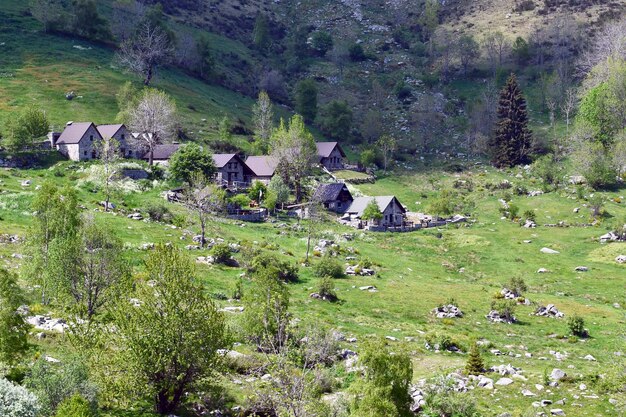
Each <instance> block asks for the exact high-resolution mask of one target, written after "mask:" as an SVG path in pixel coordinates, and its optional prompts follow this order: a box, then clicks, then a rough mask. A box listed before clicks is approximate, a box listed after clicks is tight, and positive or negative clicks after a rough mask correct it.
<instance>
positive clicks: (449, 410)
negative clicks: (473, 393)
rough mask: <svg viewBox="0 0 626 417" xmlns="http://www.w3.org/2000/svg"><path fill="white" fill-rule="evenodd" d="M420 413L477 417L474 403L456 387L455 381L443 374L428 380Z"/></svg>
mask: <svg viewBox="0 0 626 417" xmlns="http://www.w3.org/2000/svg"><path fill="white" fill-rule="evenodd" d="M424 401H425V402H426V404H425V405H424V408H423V412H422V415H423V416H425V417H440V416H454V417H478V416H480V415H481V414H479V413H478V410H477V409H476V403H475V402H474V401H473V400H472V399H471V397H469V396H468V394H466V393H462V392H459V391H458V390H457V389H456V381H455V380H454V379H453V378H448V377H445V376H441V377H437V378H435V379H434V380H431V381H429V384H427V388H426V390H425V392H424Z"/></svg>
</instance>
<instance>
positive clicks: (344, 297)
mask: <svg viewBox="0 0 626 417" xmlns="http://www.w3.org/2000/svg"><path fill="white" fill-rule="evenodd" d="M466 166H468V167H469V168H467V169H466V170H465V171H463V172H460V173H446V172H445V170H441V169H440V168H431V169H419V170H416V171H409V170H406V171H395V172H393V174H392V173H389V174H388V175H386V176H382V177H381V178H379V180H378V181H377V182H376V183H375V184H364V185H358V186H355V188H356V189H357V190H358V191H360V192H362V193H363V194H366V195H388V194H394V195H396V196H398V198H399V199H400V201H401V202H403V203H404V204H405V205H406V206H407V207H408V208H409V209H410V210H411V211H425V212H427V211H428V210H427V207H428V204H429V201H430V200H432V199H433V198H436V196H437V193H438V192H437V190H441V189H442V188H450V189H454V184H457V186H458V184H461V183H463V182H462V181H465V183H463V184H468V183H471V184H472V187H471V191H470V190H467V186H466V188H465V189H458V188H457V192H458V193H459V194H458V196H459V198H463V199H464V201H466V202H468V203H467V207H470V210H471V212H470V213H468V214H471V217H470V221H469V222H468V223H465V224H460V225H458V226H448V227H443V228H438V229H428V230H421V231H417V232H413V233H405V234H391V233H363V232H360V231H355V230H352V229H349V228H347V227H344V226H341V225H339V224H336V223H335V222H327V223H325V224H324V225H323V228H322V231H321V232H320V234H319V236H317V238H327V239H332V240H335V241H336V242H337V243H338V244H339V245H340V246H341V248H342V249H344V250H345V252H342V255H341V256H342V257H345V256H347V255H348V254H350V253H353V252H354V253H357V255H356V256H357V258H358V259H364V258H369V259H370V260H371V261H372V262H373V264H374V269H375V270H376V271H377V273H376V275H375V276H373V277H350V278H345V279H337V280H335V286H336V290H337V294H338V295H339V298H340V301H339V302H338V303H333V304H331V303H327V302H322V301H318V300H313V299H311V298H309V294H310V293H311V292H314V291H315V290H316V288H317V278H315V277H314V276H313V273H312V271H311V269H310V268H305V267H301V268H300V281H299V282H298V283H296V284H292V285H291V286H290V291H291V299H292V301H291V309H292V311H293V313H294V316H295V317H296V318H298V319H301V320H302V323H317V324H321V325H324V326H327V327H329V328H333V329H337V330H339V331H341V332H342V333H344V334H346V335H349V336H355V337H357V338H358V340H359V342H360V341H362V340H364V339H367V338H370V337H375V336H379V337H385V336H392V337H394V338H397V339H398V341H390V342H389V343H390V344H392V345H394V344H397V345H398V347H400V346H402V348H406V349H409V350H410V351H411V352H412V357H413V361H414V378H415V380H419V379H422V378H427V377H431V376H433V375H436V374H440V373H447V372H452V371H454V370H458V369H460V368H462V367H463V365H464V362H465V355H464V354H462V353H448V352H434V351H432V350H427V349H426V348H425V342H426V341H427V340H440V339H441V338H442V337H447V338H449V339H450V340H452V341H453V342H454V343H456V344H457V345H458V346H459V347H461V348H462V349H463V350H464V349H466V348H467V347H468V346H469V343H471V341H472V340H474V339H479V340H483V341H484V347H483V357H484V359H485V361H486V363H487V364H488V365H498V364H508V363H510V364H512V365H514V366H516V367H520V368H522V369H523V371H524V373H523V374H524V375H525V376H526V378H527V381H520V380H516V381H515V382H514V384H512V385H510V386H506V387H498V388H497V389H496V390H494V391H484V390H483V389H481V388H477V389H476V391H474V392H473V393H472V395H473V396H474V397H476V399H477V401H478V402H479V404H480V405H481V409H482V410H483V412H484V413H485V414H484V415H497V414H499V413H501V412H504V411H508V412H513V413H517V414H520V415H521V413H523V412H525V411H526V410H527V409H529V408H531V407H532V405H531V404H532V402H533V401H537V400H541V399H551V400H553V401H555V402H556V401H557V400H560V399H562V398H565V399H566V403H565V405H563V406H559V407H560V408H563V409H564V410H565V411H566V413H567V415H576V416H579V415H580V416H606V415H620V414H619V411H618V408H616V406H615V405H613V404H611V403H609V402H608V399H609V398H611V399H618V401H620V404H623V402H624V400H626V398H625V397H624V396H623V394H622V395H621V397H620V395H616V394H604V393H603V392H601V391H600V388H599V387H597V388H596V386H595V385H594V381H595V380H596V378H597V376H598V375H602V374H610V373H612V372H615V371H618V370H620V369H622V368H623V367H624V366H626V363H625V360H624V356H616V355H615V353H614V352H620V351H622V352H623V351H624V350H626V349H625V346H626V344H625V341H626V339H625V337H626V332H625V330H626V328H625V326H624V322H625V318H626V317H625V311H626V310H624V307H626V266H625V265H619V264H617V263H616V262H615V260H614V259H615V257H616V256H618V255H619V254H624V252H626V245H624V244H608V245H602V244H600V243H599V242H598V241H597V238H598V237H599V236H600V235H602V234H604V233H605V232H606V230H608V229H609V225H611V224H612V223H614V222H615V221H617V220H618V219H624V218H626V206H625V205H624V203H617V202H616V201H619V197H620V196H622V195H623V194H624V192H623V190H622V191H621V192H620V191H618V192H613V193H606V194H605V197H606V199H607V203H606V204H605V210H606V212H607V214H606V219H605V220H604V221H603V222H602V224H601V225H598V226H594V227H577V226H571V227H544V226H543V225H544V224H549V223H558V222H560V221H564V222H566V223H567V224H569V225H575V224H585V223H589V218H590V212H589V210H588V209H587V208H585V207H584V205H585V201H579V200H577V199H576V192H575V190H574V189H573V188H572V189H568V188H567V187H566V188H563V189H560V190H559V191H556V192H549V193H546V194H544V195H540V196H536V197H527V196H525V195H524V196H514V197H513V200H512V201H513V202H514V203H515V204H516V205H518V206H519V207H520V213H522V212H524V211H526V210H533V211H534V212H535V213H536V218H537V224H538V227H537V228H535V229H526V228H522V227H520V225H519V224H518V223H514V222H512V221H510V220H502V219H501V214H500V212H499V210H498V208H499V206H500V203H499V202H498V200H499V199H500V198H502V197H503V196H505V194H507V193H509V194H510V193H511V190H510V189H508V190H495V191H490V190H489V189H490V188H491V187H490V185H489V184H499V183H500V182H501V181H502V180H504V179H507V180H509V181H510V182H511V183H512V184H513V187H516V186H518V185H519V186H525V187H527V188H528V189H529V190H534V189H535V186H537V189H539V187H538V184H537V182H536V180H534V179H532V178H530V175H528V174H527V173H525V172H524V171H523V170H522V169H520V170H514V171H511V172H507V173H505V172H500V171H495V170H493V169H491V168H485V167H483V166H481V165H473V164H472V165H469V164H468V165H466ZM88 173H89V165H88V164H87V165H84V164H76V163H70V162H61V163H60V164H59V165H56V166H51V167H47V168H42V169H37V170H30V171H20V170H5V171H2V172H1V173H0V181H1V182H0V231H2V233H11V234H14V233H16V234H19V235H20V236H24V235H26V234H27V231H28V227H29V225H30V224H31V221H32V214H31V212H30V209H29V204H30V201H31V199H32V196H33V193H34V192H35V188H36V187H37V185H38V184H41V183H42V182H43V181H45V180H47V179H52V180H54V181H55V182H56V183H58V184H69V185H72V186H76V187H77V189H78V190H79V193H80V199H81V203H82V204H83V205H84V206H85V207H86V208H85V214H89V215H94V216H95V218H96V219H97V221H99V222H103V223H106V224H107V225H108V226H110V227H112V228H114V229H115V230H116V231H117V235H118V236H119V237H120V238H121V239H123V241H124V242H125V243H126V244H127V248H128V255H129V256H130V257H132V258H133V260H134V262H133V263H134V265H135V267H136V269H137V270H140V269H141V267H142V266H141V258H142V257H143V256H145V254H146V252H145V251H141V250H140V249H139V247H140V246H141V245H142V244H143V243H166V242H172V243H173V244H174V245H177V246H179V247H181V248H184V246H186V245H189V244H191V239H190V235H192V234H193V233H197V231H198V227H197V224H196V222H195V221H194V218H193V216H191V215H187V216H186V218H187V222H188V223H187V224H186V225H185V227H182V228H180V227H172V225H168V224H163V223H156V222H150V221H134V220H131V219H128V218H127V217H126V216H125V213H128V212H131V211H132V210H135V209H138V210H140V211H142V212H143V213H144V215H145V213H146V211H145V209H146V207H148V206H149V205H151V204H167V206H168V208H169V209H170V210H171V211H172V212H173V213H184V210H183V209H182V208H181V207H180V206H177V205H175V204H172V203H166V202H165V200H163V199H162V197H161V196H160V194H161V192H162V191H163V190H165V189H166V188H167V184H165V183H156V184H154V187H153V188H151V189H149V190H147V191H145V192H131V193H127V194H120V195H118V196H116V197H115V198H114V200H113V201H114V202H115V203H116V204H117V205H118V210H117V211H116V212H115V213H109V214H107V213H103V212H102V211H101V210H99V209H98V208H97V207H98V206H97V203H98V201H101V200H102V199H103V196H102V195H101V194H100V193H99V192H97V191H96V192H94V190H93V188H94V187H93V184H91V183H90V182H89V181H88ZM518 174H521V175H518ZM520 176H521V177H522V178H519V177H520ZM25 179H30V180H31V181H32V184H31V185H30V186H29V187H23V186H22V185H21V182H22V181H23V180H25ZM576 207H579V208H580V211H579V213H574V208H576ZM609 216H610V217H609ZM296 222H297V220H293V219H292V220H288V219H279V220H276V221H274V222H267V223H263V224H251V223H247V224H241V223H239V222H234V221H228V220H223V219H219V220H218V219H216V220H215V221H213V222H212V223H211V227H210V231H209V233H208V236H209V237H222V238H224V239H225V240H226V241H227V242H229V243H234V242H239V243H240V242H244V241H249V242H258V245H259V246H264V247H267V248H268V249H271V250H274V251H277V252H278V253H280V254H281V256H282V257H284V258H285V259H288V260H290V261H291V262H294V263H296V262H299V261H300V260H301V259H302V258H303V256H304V253H305V250H306V235H305V233H304V232H303V231H298V228H296V227H294V226H295V224H296ZM345 233H348V234H353V235H354V239H353V240H350V241H346V240H345V239H344V238H343V237H342V236H343V235H344V234H345ZM524 242H529V243H524ZM543 247H549V248H552V249H555V250H558V251H559V252H560V253H559V254H553V255H551V254H543V253H541V252H540V249H541V248H543ZM21 249H22V248H21V247H20V245H14V244H7V245H0V254H1V255H2V258H3V259H2V263H3V264H4V266H5V267H7V268H10V269H15V270H18V271H19V267H20V263H21V262H24V261H23V260H20V259H18V258H14V257H12V254H13V253H20V250H21ZM185 253H188V255H189V256H190V257H192V258H194V259H195V257H197V256H200V255H206V251H185ZM237 256H241V255H237ZM577 266H586V267H588V268H589V271H588V272H584V273H580V272H575V271H574V269H575V268H576V267H577ZM539 268H546V269H548V270H549V271H550V272H549V273H545V274H538V273H537V270H538V269H539ZM241 272H242V269H240V268H229V267H224V266H206V265H198V277H199V279H201V280H202V281H203V282H204V283H205V285H206V289H207V291H208V292H209V293H211V294H215V296H216V299H218V301H217V302H218V303H221V304H224V305H230V304H232V305H238V304H237V302H235V301H233V302H230V301H221V300H219V299H221V298H222V296H221V295H222V294H223V295H226V296H227V297H229V294H231V293H232V289H233V288H234V284H235V282H236V280H237V277H238V276H239V274H241ZM512 277H521V278H523V279H524V281H525V282H526V283H527V285H528V287H529V290H528V291H527V293H526V294H525V296H526V297H527V298H529V299H530V300H531V301H532V302H533V303H538V304H541V305H547V304H549V303H553V304H555V305H556V306H557V308H558V309H559V310H560V311H562V312H564V313H565V317H566V318H565V319H552V318H543V317H536V316H534V315H533V312H534V310H535V308H536V305H531V306H518V307H517V310H516V316H517V317H518V319H519V323H518V324H513V325H507V324H493V323H490V322H489V321H488V320H487V319H486V318H485V315H486V314H487V313H488V312H489V310H490V304H491V301H492V300H493V299H494V295H495V294H496V293H498V292H499V291H500V289H501V288H502V286H503V285H504V284H505V282H506V281H508V280H509V279H510V278H512ZM24 284H25V285H27V283H24ZM365 285H374V286H376V287H377V289H378V292H374V293H372V292H368V291H361V290H359V287H361V286H365ZM244 291H245V289H244ZM30 296H31V297H32V301H33V302H34V303H36V293H35V292H31V293H30ZM451 298H454V299H455V300H456V302H457V303H458V305H459V307H460V308H461V309H462V310H463V312H464V313H465V316H464V317H463V318H461V319H455V320H449V319H448V320H437V319H435V318H433V316H432V315H431V314H430V310H431V309H433V308H434V307H436V306H437V305H438V304H440V303H444V302H446V301H447V300H449V299H451ZM615 303H618V304H620V306H621V307H619V308H616V307H615V306H614V304H615ZM47 308H48V307H45V308H44V307H42V306H38V305H36V306H35V307H34V309H35V311H42V312H45V311H47ZM53 309H54V307H53ZM53 313H55V314H62V312H58V311H57V312H54V311H53ZM573 314H578V315H580V316H582V317H584V319H585V324H586V327H587V328H588V329H589V332H590V335H591V337H590V338H589V339H581V340H578V339H573V338H568V337H566V335H568V333H569V331H568V328H567V324H566V320H567V317H569V316H571V315H573ZM238 320H239V315H238V314H235V313H229V322H230V323H231V326H232V329H233V330H234V333H235V340H236V341H240V342H243V340H239V338H238V337H237V328H238V326H239V325H238ZM359 342H357V343H356V345H354V344H353V345H352V346H349V344H347V347H350V348H352V349H355V350H357V351H358V344H359ZM36 343H37V344H38V345H39V346H38V349H39V350H40V351H41V352H50V353H49V354H51V355H53V356H54V355H60V356H63V355H64V354H66V353H67V348H68V344H67V340H65V339H64V337H63V336H60V335H51V336H50V337H49V338H47V339H46V340H45V341H43V342H39V341H38V342H36ZM238 349H244V351H245V350H246V349H249V348H247V347H245V345H244V346H242V347H240V348H238ZM492 349H498V350H500V351H501V352H502V353H503V355H501V356H495V355H493V354H492V353H491V352H490V351H491V350H492ZM550 351H553V353H554V352H560V353H562V354H566V355H567V358H566V359H565V360H562V361H558V360H557V359H556V358H555V355H554V354H551V353H550ZM526 353H530V354H532V357H527V356H526ZM586 355H592V356H593V357H594V358H595V359H596V360H597V361H588V360H584V359H583V357H585V356H586ZM553 368H561V369H563V370H565V371H566V372H567V373H568V375H569V376H571V378H570V380H569V382H566V383H563V384H561V385H560V386H559V387H557V388H549V387H547V386H546V387H545V388H544V390H543V391H537V389H536V387H535V384H541V385H545V383H544V374H545V373H548V374H549V373H550V372H551V371H552V369H553ZM337 372H338V373H339V374H338V375H339V376H340V381H341V382H340V385H341V388H342V389H343V388H345V387H347V386H348V385H349V383H350V381H351V379H350V378H347V377H345V376H341V375H343V373H342V371H341V370H340V369H339V370H337ZM237 378H238V377H237V375H233V376H232V380H235V379H237ZM493 378H494V379H497V376H494V377H493ZM582 382H584V383H585V384H587V386H588V388H587V391H585V392H581V391H580V390H579V387H578V386H579V384H580V383H582ZM227 383H228V384H230V389H231V391H232V393H233V395H234V398H235V400H237V399H238V400H241V399H242V398H243V397H244V396H245V392H246V389H247V387H246V386H245V384H244V386H241V385H238V384H234V383H233V382H232V381H227ZM523 389H529V390H530V391H532V392H534V393H536V394H537V397H528V398H525V397H522V396H521V395H520V392H521V390H523ZM585 395H587V396H592V395H598V398H594V397H592V398H586V397H585ZM577 404H580V406H578V405H577ZM617 407H619V405H618V406H617ZM517 414H514V415H517Z"/></svg>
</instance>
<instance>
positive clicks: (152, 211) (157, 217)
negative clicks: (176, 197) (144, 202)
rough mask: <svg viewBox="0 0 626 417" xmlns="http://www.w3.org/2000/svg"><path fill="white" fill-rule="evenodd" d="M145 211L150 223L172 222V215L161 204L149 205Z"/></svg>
mask: <svg viewBox="0 0 626 417" xmlns="http://www.w3.org/2000/svg"><path fill="white" fill-rule="evenodd" d="M145 210H146V213H148V216H150V219H151V220H152V221H155V222H169V221H171V220H172V213H170V210H169V209H168V208H167V207H166V206H165V205H163V204H151V205H149V206H148V207H146V209H145Z"/></svg>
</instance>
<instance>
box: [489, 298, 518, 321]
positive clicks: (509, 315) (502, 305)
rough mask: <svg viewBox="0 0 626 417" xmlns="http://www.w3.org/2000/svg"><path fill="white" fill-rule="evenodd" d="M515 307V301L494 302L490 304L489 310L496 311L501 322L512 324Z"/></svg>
mask: <svg viewBox="0 0 626 417" xmlns="http://www.w3.org/2000/svg"><path fill="white" fill-rule="evenodd" d="M515 305H516V301H513V300H494V301H492V302H491V309H492V310H495V311H497V312H498V314H499V315H500V317H501V318H502V319H503V320H505V321H507V322H509V323H513V322H515V321H516V319H515Z"/></svg>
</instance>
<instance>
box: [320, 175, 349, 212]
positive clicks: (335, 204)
mask: <svg viewBox="0 0 626 417" xmlns="http://www.w3.org/2000/svg"><path fill="white" fill-rule="evenodd" d="M313 201H319V202H320V203H321V204H322V205H323V206H324V207H325V208H326V209H327V210H330V211H334V212H335V213H340V214H342V213H344V212H345V211H346V210H347V209H348V207H350V205H351V204H352V202H353V201H354V198H353V197H352V193H350V190H348V186H347V185H346V184H344V183H341V182H337V183H332V184H322V185H320V186H319V187H317V189H316V190H315V193H314V194H313Z"/></svg>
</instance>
